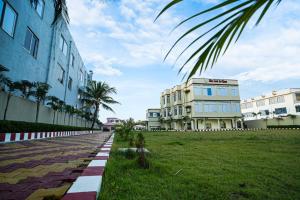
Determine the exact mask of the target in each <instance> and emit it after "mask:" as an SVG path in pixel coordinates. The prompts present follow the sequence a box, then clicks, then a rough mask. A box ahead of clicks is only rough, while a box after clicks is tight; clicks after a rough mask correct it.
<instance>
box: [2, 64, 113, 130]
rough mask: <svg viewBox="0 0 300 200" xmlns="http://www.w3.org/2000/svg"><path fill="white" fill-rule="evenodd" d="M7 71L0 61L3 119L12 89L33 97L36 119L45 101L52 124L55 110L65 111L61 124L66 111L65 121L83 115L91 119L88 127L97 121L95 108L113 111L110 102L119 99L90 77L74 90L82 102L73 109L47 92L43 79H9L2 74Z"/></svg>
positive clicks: (88, 119) (55, 114)
mask: <svg viewBox="0 0 300 200" xmlns="http://www.w3.org/2000/svg"><path fill="white" fill-rule="evenodd" d="M8 71H9V70H8V69H7V68H6V67H4V66H2V65H0V93H1V92H6V93H7V94H8V95H7V99H6V103H5V109H4V114H3V120H6V118H7V110H8V108H9V103H10V100H11V97H12V96H13V95H14V94H15V93H16V92H20V93H21V97H23V98H24V99H27V100H29V99H33V100H34V101H35V102H36V114H35V122H36V123H37V122H38V120H39V114H40V107H41V104H45V103H46V105H48V106H50V107H51V108H52V109H53V111H54V114H53V120H52V123H53V124H55V122H56V123H58V112H61V113H62V112H65V114H64V119H63V120H64V124H65V121H66V118H67V114H69V119H68V123H69V124H70V122H71V120H72V124H73V116H79V117H81V118H82V119H85V120H86V122H87V121H91V122H92V126H91V128H92V129H93V128H94V126H95V123H97V124H98V125H99V124H100V123H101V122H100V121H99V120H98V112H99V110H100V108H101V107H102V108H103V109H106V110H110V111H112V112H113V109H112V108H111V107H110V104H118V103H119V102H118V101H115V100H114V99H113V98H112V97H111V96H110V95H112V94H116V93H117V90H116V88H114V87H110V86H109V85H108V84H107V83H105V82H101V81H100V82H97V81H90V82H89V83H88V84H87V86H86V87H85V88H84V89H83V90H79V91H78V92H79V94H80V96H81V98H80V101H81V102H82V104H83V106H82V108H80V109H77V108H75V107H74V106H72V105H68V104H66V102H64V101H63V100H61V99H59V98H58V97H56V96H49V95H48V92H49V90H50V89H51V86H50V85H49V84H47V83H43V82H30V81H28V80H21V81H12V80H11V79H10V78H8V77H7V76H6V75H5V73H6V72H8ZM86 122H85V123H86Z"/></svg>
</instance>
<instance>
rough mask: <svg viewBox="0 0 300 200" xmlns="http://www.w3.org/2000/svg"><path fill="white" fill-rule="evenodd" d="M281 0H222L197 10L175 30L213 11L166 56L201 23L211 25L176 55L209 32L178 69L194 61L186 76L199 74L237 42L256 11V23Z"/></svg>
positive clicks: (200, 27) (163, 10)
mask: <svg viewBox="0 0 300 200" xmlns="http://www.w3.org/2000/svg"><path fill="white" fill-rule="evenodd" d="M281 1H282V0H245V1H240V0H224V1H221V2H220V3H217V5H214V6H212V7H210V8H208V9H205V10H201V11H199V12H198V13H196V14H194V15H192V16H190V17H188V18H186V19H185V20H183V21H181V22H180V23H179V24H178V25H177V26H176V27H175V28H174V29H176V28H178V27H180V26H181V25H182V24H185V23H189V22H190V21H191V20H194V19H195V18H197V17H200V16H203V15H204V14H208V15H209V14H212V17H210V18H209V19H207V18H205V20H204V21H200V22H199V23H198V24H197V25H195V26H194V27H192V28H190V29H189V30H188V31H186V32H185V33H184V34H182V35H181V36H180V37H179V38H178V39H177V40H176V42H175V43H174V44H173V46H172V47H171V49H170V50H169V51H168V53H167V54H166V56H165V59H166V58H167V57H168V56H169V55H170V53H171V52H172V50H173V49H174V47H175V46H177V44H178V43H179V42H180V41H181V40H182V39H183V38H186V37H187V36H189V35H190V34H193V33H194V32H195V31H199V30H200V29H202V28H203V27H204V26H208V27H211V28H209V29H208V30H205V29H204V30H203V31H202V33H201V34H200V35H199V36H198V37H197V38H196V39H194V40H193V41H191V43H190V44H188V45H187V46H186V47H185V48H184V49H183V51H182V52H181V53H180V54H179V56H178V57H177V60H178V59H179V58H180V57H181V56H182V55H183V53H185V52H186V50H188V49H190V47H191V46H192V45H193V44H195V43H196V42H197V41H199V40H200V39H202V38H203V37H204V36H207V35H208V34H212V35H211V36H210V37H209V39H207V40H204V42H203V43H202V44H201V45H200V46H199V47H197V50H196V51H195V52H194V53H192V54H191V55H190V56H189V58H188V59H187V60H186V61H185V62H184V64H183V65H182V66H181V68H180V70H179V72H181V71H182V69H183V68H185V67H186V66H187V64H188V63H191V62H194V60H196V62H195V64H193V68H192V69H191V71H190V72H189V74H188V77H187V79H190V78H191V77H192V76H193V75H195V73H196V72H198V71H199V73H200V74H201V73H202V72H203V71H205V70H206V69H207V68H208V66H211V67H213V65H214V64H215V63H216V62H217V60H218V58H219V56H220V55H221V54H222V55H224V54H225V52H226V51H227V49H228V47H229V46H230V44H231V43H232V41H233V40H235V42H236V41H237V40H238V39H239V38H240V36H241V34H242V32H243V31H244V29H245V27H246V25H247V24H248V23H249V21H250V19H252V18H253V17H254V16H255V15H256V14H257V13H258V19H257V21H256V25H258V24H259V23H260V22H261V20H262V18H263V17H264V16H265V14H266V13H267V11H269V9H270V7H271V6H272V5H278V4H279V3H280V2H281ZM180 2H183V0H172V1H171V2H170V3H168V4H167V5H166V6H165V7H164V8H163V9H162V10H161V12H160V13H159V14H158V16H157V17H156V19H155V20H157V19H158V18H159V17H160V16H161V15H162V14H163V13H164V12H166V11H167V10H169V9H170V8H171V7H173V6H174V5H176V4H178V3H180ZM200 31H201V30H200ZM177 60H176V61H177ZM185 75H187V74H185Z"/></svg>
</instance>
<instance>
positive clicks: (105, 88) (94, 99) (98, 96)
mask: <svg viewBox="0 0 300 200" xmlns="http://www.w3.org/2000/svg"><path fill="white" fill-rule="evenodd" d="M82 93H83V98H82V100H83V102H85V103H86V104H87V105H89V106H91V107H94V113H93V122H92V127H91V128H92V129H93V128H94V125H95V122H96V119H97V116H98V112H99V109H100V107H102V108H103V109H105V110H109V111H112V112H114V110H113V109H112V108H111V107H110V106H109V104H118V103H119V102H118V101H115V100H114V99H113V98H112V97H111V96H110V95H111V94H116V93H117V90H116V88H114V87H110V86H109V85H108V84H107V83H105V82H101V81H100V82H96V81H90V82H89V83H88V85H87V86H86V91H83V92H82Z"/></svg>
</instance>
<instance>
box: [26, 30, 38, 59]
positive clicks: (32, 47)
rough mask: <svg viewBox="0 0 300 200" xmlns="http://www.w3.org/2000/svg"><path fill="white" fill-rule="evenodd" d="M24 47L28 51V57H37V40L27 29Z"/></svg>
mask: <svg viewBox="0 0 300 200" xmlns="http://www.w3.org/2000/svg"><path fill="white" fill-rule="evenodd" d="M24 47H25V48H26V49H27V50H28V52H29V53H30V55H32V56H33V57H34V58H36V57H37V52H38V47H39V39H38V38H37V37H36V35H35V34H34V33H33V32H32V31H31V30H30V29H29V28H27V32H26V37H25V43H24Z"/></svg>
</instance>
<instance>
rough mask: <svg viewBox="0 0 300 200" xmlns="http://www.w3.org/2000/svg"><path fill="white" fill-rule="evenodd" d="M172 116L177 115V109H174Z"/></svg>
mask: <svg viewBox="0 0 300 200" xmlns="http://www.w3.org/2000/svg"><path fill="white" fill-rule="evenodd" d="M174 115H177V107H176V106H175V107H174Z"/></svg>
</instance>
